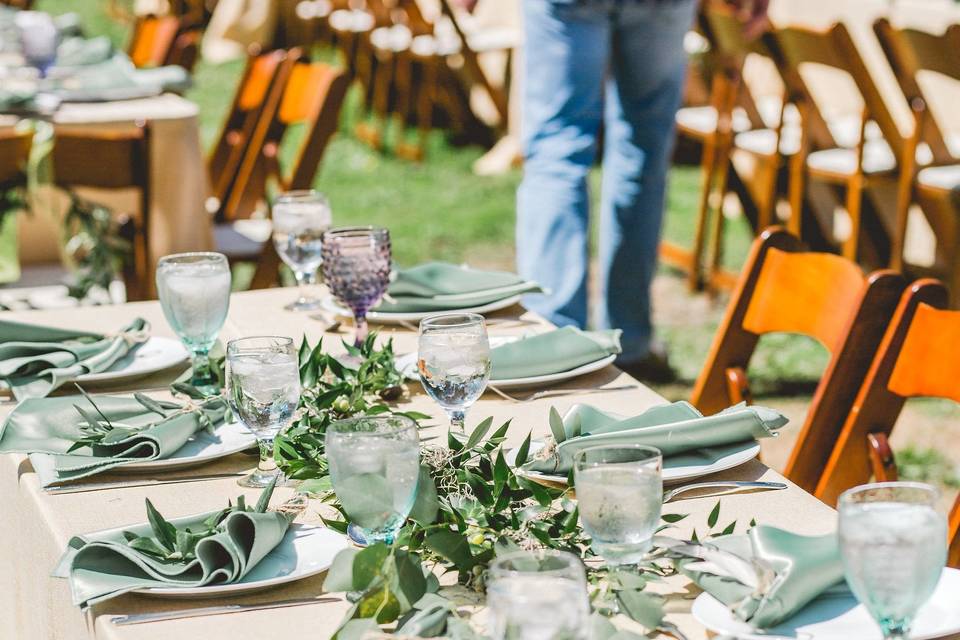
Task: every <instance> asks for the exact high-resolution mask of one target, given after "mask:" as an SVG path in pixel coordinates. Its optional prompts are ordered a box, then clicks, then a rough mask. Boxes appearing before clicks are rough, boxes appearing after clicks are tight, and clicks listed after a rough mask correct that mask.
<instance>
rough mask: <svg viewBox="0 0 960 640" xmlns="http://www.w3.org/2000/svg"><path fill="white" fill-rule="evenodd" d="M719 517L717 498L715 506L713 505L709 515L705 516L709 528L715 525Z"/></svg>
mask: <svg viewBox="0 0 960 640" xmlns="http://www.w3.org/2000/svg"><path fill="white" fill-rule="evenodd" d="M719 519H720V501H719V500H717V504H716V506H714V507H713V510H712V511H711V512H710V515H709V516H707V526H708V527H710V528H711V529H712V528H713V527H715V526H717V520H719Z"/></svg>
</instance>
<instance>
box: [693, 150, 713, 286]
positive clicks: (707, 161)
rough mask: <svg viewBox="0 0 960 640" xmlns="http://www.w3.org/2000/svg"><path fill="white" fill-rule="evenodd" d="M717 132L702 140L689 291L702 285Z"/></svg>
mask: <svg viewBox="0 0 960 640" xmlns="http://www.w3.org/2000/svg"><path fill="white" fill-rule="evenodd" d="M717 155H718V154H717V134H713V135H710V136H707V138H706V139H704V141H703V157H702V159H701V160H700V166H701V167H702V168H703V182H702V184H703V186H702V191H701V192H700V206H699V207H698V208H697V226H696V229H695V231H694V235H693V247H692V248H691V251H690V265H689V266H690V271H689V272H688V274H687V286H688V288H689V289H690V291H699V290H700V289H701V287H702V286H703V273H702V260H703V248H704V245H705V244H706V234H707V223H708V219H709V216H710V196H711V195H712V194H713V182H714V175H715V172H716V166H717V162H718V160H719V158H718V157H717Z"/></svg>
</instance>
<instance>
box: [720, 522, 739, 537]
mask: <svg viewBox="0 0 960 640" xmlns="http://www.w3.org/2000/svg"><path fill="white" fill-rule="evenodd" d="M736 528H737V521H736V520H734V521H733V522H731V523H730V524H728V525H727V526H726V527H725V528H724V529H723V531H721V532H720V535H722V536H728V535H730V534H731V533H733V531H734V530H735V529H736Z"/></svg>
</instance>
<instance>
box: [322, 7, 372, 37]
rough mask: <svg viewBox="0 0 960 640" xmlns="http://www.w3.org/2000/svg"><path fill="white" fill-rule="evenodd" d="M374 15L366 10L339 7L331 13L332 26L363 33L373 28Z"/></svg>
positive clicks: (338, 29)
mask: <svg viewBox="0 0 960 640" xmlns="http://www.w3.org/2000/svg"><path fill="white" fill-rule="evenodd" d="M374 22H375V20H374V18H373V15H372V14H370V13H367V12H366V11H360V10H349V9H338V10H336V11H334V12H333V13H331V14H330V26H331V27H332V28H333V29H335V30H337V31H353V32H354V33H363V32H365V31H370V30H371V29H373V25H374Z"/></svg>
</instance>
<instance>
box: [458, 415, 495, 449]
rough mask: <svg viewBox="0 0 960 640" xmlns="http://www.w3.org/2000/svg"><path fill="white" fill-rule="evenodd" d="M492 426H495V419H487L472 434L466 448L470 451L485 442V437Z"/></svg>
mask: <svg viewBox="0 0 960 640" xmlns="http://www.w3.org/2000/svg"><path fill="white" fill-rule="evenodd" d="M491 426H493V417H489V418H486V419H485V420H483V421H482V422H481V423H480V424H478V425H477V427H476V428H475V429H474V430H473V431H472V432H471V433H470V438H468V439H467V444H466V445H464V448H465V449H467V450H469V449H473V448H474V447H475V446H477V444H478V443H479V442H480V441H481V440H483V437H484V436H485V435H487V432H488V431H490V427H491Z"/></svg>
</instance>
